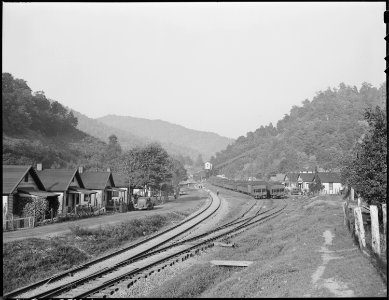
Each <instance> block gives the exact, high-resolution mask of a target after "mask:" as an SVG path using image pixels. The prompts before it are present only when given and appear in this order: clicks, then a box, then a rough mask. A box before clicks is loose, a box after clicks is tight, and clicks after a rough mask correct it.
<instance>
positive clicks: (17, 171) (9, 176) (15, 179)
mask: <svg viewBox="0 0 389 300" xmlns="http://www.w3.org/2000/svg"><path fill="white" fill-rule="evenodd" d="M27 172H30V174H31V175H32V176H33V178H34V181H35V183H36V184H37V186H38V188H39V189H41V190H43V191H44V190H45V186H44V184H43V183H42V180H41V179H40V178H39V176H38V175H37V173H36V172H35V170H34V168H33V167H32V166H29V165H22V166H12V165H3V195H5V194H11V193H12V192H13V191H14V190H15V189H16V187H17V186H18V184H19V183H20V182H21V181H22V180H23V178H24V176H25V175H26V174H27Z"/></svg>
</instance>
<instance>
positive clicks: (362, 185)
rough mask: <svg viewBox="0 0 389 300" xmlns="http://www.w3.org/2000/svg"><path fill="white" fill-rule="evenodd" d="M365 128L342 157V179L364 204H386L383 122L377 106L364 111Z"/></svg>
mask: <svg viewBox="0 0 389 300" xmlns="http://www.w3.org/2000/svg"><path fill="white" fill-rule="evenodd" d="M364 117H365V120H366V121H367V122H368V124H369V129H368V131H367V133H366V134H365V135H364V137H363V139H362V140H361V141H360V143H357V144H356V147H355V149H354V151H353V155H349V156H347V157H345V165H344V167H343V168H342V170H341V175H342V179H343V182H344V183H346V184H348V185H349V186H351V187H353V188H354V189H355V191H356V192H357V193H359V194H360V195H361V196H362V198H363V199H364V200H365V201H366V202H367V203H368V204H382V203H386V199H387V190H386V188H387V121H386V112H385V110H383V109H381V108H380V107H379V106H376V107H375V109H374V110H373V109H371V108H368V109H367V110H366V111H365V114H364Z"/></svg>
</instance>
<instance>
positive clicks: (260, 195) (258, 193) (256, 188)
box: [248, 181, 267, 199]
mask: <svg viewBox="0 0 389 300" xmlns="http://www.w3.org/2000/svg"><path fill="white" fill-rule="evenodd" d="M248 190H249V194H250V195H251V196H253V197H254V198H255V199H265V198H267V188H266V182H265V181H249V183H248Z"/></svg>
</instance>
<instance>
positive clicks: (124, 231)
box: [3, 213, 182, 293]
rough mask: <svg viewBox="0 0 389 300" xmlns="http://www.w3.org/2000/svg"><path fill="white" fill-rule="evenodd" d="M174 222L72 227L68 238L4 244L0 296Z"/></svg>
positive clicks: (157, 218) (160, 218) (159, 219)
mask: <svg viewBox="0 0 389 300" xmlns="http://www.w3.org/2000/svg"><path fill="white" fill-rule="evenodd" d="M181 218H182V217H181ZM177 219H180V217H179V216H177V215H175V214H172V213H169V214H165V215H152V216H148V217H146V218H144V219H133V220H129V221H127V222H124V223H121V224H118V225H106V226H100V228H95V229H88V228H84V227H81V226H77V225H76V226H74V225H71V226H69V228H70V231H71V233H70V234H68V235H67V236H61V237H54V238H51V239H48V240H44V239H37V238H33V239H26V240H22V241H13V242H8V243H5V244H3V292H4V293H7V292H10V291H12V290H14V289H17V288H19V287H22V286H25V285H28V284H31V283H33V282H36V281H39V280H41V279H44V278H47V277H49V276H52V275H54V274H56V273H59V272H61V271H65V270H67V269H70V268H73V267H75V266H77V265H80V264H82V263H85V262H86V261H87V260H89V259H91V258H94V257H96V256H98V255H101V254H102V253H104V252H105V251H108V250H111V249H115V248H117V247H119V246H121V245H123V244H124V243H126V242H130V241H133V240H136V239H138V238H139V237H143V236H145V235H148V234H151V233H153V232H155V231H158V230H159V229H161V228H162V227H164V226H166V225H168V224H169V223H170V222H171V221H172V220H177Z"/></svg>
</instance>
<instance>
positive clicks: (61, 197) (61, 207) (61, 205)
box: [55, 192, 65, 214]
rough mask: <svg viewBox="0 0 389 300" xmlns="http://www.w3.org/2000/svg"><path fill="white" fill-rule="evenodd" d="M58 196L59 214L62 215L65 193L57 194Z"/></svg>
mask: <svg viewBox="0 0 389 300" xmlns="http://www.w3.org/2000/svg"><path fill="white" fill-rule="evenodd" d="M55 193H56V194H59V196H58V202H59V207H58V213H59V214H60V213H62V209H63V207H64V206H65V205H64V203H63V201H64V197H63V193H60V192H55Z"/></svg>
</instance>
